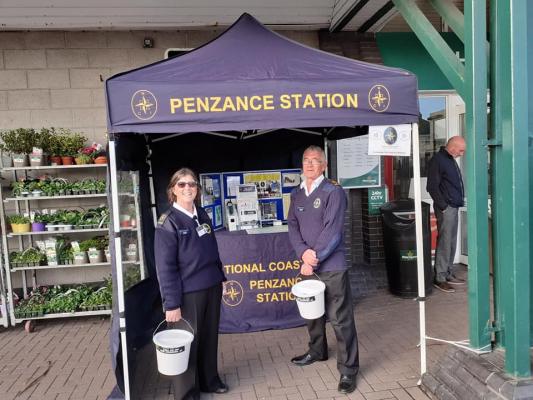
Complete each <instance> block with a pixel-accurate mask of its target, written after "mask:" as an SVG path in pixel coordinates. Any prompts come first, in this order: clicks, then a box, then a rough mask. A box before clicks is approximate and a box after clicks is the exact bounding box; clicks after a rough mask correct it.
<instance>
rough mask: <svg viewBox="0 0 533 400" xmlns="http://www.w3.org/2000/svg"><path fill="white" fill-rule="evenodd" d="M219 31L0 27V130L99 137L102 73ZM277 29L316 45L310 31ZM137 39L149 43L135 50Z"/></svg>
mask: <svg viewBox="0 0 533 400" xmlns="http://www.w3.org/2000/svg"><path fill="white" fill-rule="evenodd" d="M220 32H221V31H220V30H203V31H174V32H172V31H159V32H147V31H118V32H117V31H109V32H106V31H88V32H84V31H75V32H67V31H46V32H38V31H32V32H0V121H1V123H0V129H14V128H20V127H25V128H37V129H39V128H41V127H43V126H45V127H49V126H54V127H62V128H70V129H73V130H76V131H79V132H82V133H84V134H85V135H86V136H87V137H88V138H89V140H91V141H93V140H94V141H98V142H105V141H106V135H105V133H106V110H105V92H104V82H105V80H106V79H107V78H109V77H110V76H112V75H114V74H117V73H119V72H123V71H127V70H130V69H133V68H138V67H141V66H143V65H146V64H149V63H152V62H155V61H159V60H162V59H163V58H164V53H165V50H166V49H168V48H195V47H198V46H200V45H202V44H204V43H206V42H207V41H209V40H211V39H213V38H214V37H215V36H217V35H218V34H219V33H220ZM280 33H282V34H283V35H285V36H287V37H289V38H291V39H293V40H296V41H299V42H301V43H304V44H306V45H308V46H312V47H318V35H317V33H316V32H311V31H305V32H304V31H302V32H300V31H285V32H280ZM145 37H149V38H152V39H153V40H154V47H153V48H146V49H145V48H143V39H144V38H145Z"/></svg>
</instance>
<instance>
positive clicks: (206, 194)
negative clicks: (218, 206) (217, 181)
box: [201, 176, 215, 206]
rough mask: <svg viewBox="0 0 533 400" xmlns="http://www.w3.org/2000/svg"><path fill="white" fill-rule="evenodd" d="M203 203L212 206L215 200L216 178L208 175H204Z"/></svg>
mask: <svg viewBox="0 0 533 400" xmlns="http://www.w3.org/2000/svg"><path fill="white" fill-rule="evenodd" d="M201 184H202V204H203V205H204V206H210V205H211V204H213V203H214V202H215V196H214V190H213V184H214V180H213V179H211V178H210V177H208V176H202V182H201Z"/></svg>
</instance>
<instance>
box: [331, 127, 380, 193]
mask: <svg viewBox="0 0 533 400" xmlns="http://www.w3.org/2000/svg"><path fill="white" fill-rule="evenodd" d="M337 179H338V181H339V183H340V185H341V186H342V187H343V188H345V189H359V188H368V187H376V186H381V157H379V156H373V155H368V135H364V136H357V137H353V138H349V139H341V140H337Z"/></svg>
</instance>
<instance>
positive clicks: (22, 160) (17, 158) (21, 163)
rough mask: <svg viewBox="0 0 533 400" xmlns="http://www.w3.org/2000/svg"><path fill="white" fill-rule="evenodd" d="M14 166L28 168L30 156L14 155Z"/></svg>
mask: <svg viewBox="0 0 533 400" xmlns="http://www.w3.org/2000/svg"><path fill="white" fill-rule="evenodd" d="M13 166H14V167H27V166H28V155H27V154H13Z"/></svg>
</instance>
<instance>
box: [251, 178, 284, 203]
mask: <svg viewBox="0 0 533 400" xmlns="http://www.w3.org/2000/svg"><path fill="white" fill-rule="evenodd" d="M244 183H255V186H256V187H257V197H258V198H260V199H268V198H280V197H281V172H265V173H262V172H253V173H248V174H244Z"/></svg>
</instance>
